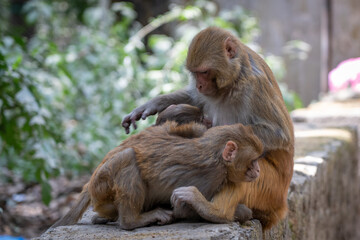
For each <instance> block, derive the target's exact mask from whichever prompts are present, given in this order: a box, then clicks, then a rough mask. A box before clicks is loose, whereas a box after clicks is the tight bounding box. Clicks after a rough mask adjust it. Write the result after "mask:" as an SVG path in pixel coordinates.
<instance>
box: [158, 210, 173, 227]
mask: <svg viewBox="0 0 360 240" xmlns="http://www.w3.org/2000/svg"><path fill="white" fill-rule="evenodd" d="M156 215H157V216H156V218H157V224H158V225H165V224H169V223H171V222H172V221H173V211H171V210H165V209H162V208H158V209H157V210H156Z"/></svg>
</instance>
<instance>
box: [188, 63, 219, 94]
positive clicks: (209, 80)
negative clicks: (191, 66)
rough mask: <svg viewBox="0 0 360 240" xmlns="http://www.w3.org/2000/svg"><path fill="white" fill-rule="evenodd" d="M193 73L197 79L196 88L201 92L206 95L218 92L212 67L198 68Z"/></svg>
mask: <svg viewBox="0 0 360 240" xmlns="http://www.w3.org/2000/svg"><path fill="white" fill-rule="evenodd" d="M192 74H193V76H194V78H195V80H196V88H197V90H198V91H199V93H201V94H203V95H205V96H213V95H215V94H216V81H215V77H214V74H212V71H211V70H210V69H201V70H200V69H197V70H196V71H193V72H192Z"/></svg>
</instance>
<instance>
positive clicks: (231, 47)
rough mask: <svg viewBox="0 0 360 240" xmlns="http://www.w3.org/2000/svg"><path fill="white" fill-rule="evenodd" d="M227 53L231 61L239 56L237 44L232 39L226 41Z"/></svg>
mask: <svg viewBox="0 0 360 240" xmlns="http://www.w3.org/2000/svg"><path fill="white" fill-rule="evenodd" d="M225 51H226V56H228V58H229V59H232V58H234V57H235V56H236V54H237V50H236V43H234V41H233V40H232V39H231V38H230V37H228V38H227V39H226V40H225Z"/></svg>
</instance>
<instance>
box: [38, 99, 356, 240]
mask: <svg viewBox="0 0 360 240" xmlns="http://www.w3.org/2000/svg"><path fill="white" fill-rule="evenodd" d="M342 104H343V105H341V103H333V104H331V103H329V104H328V105H326V107H324V105H322V106H321V105H318V106H312V107H310V108H309V109H306V110H299V111H297V112H295V113H294V114H293V116H294V120H295V122H298V121H300V122H301V124H299V123H296V124H295V126H296V128H295V129H296V134H295V135H296V143H295V149H296V151H295V166H294V169H295V172H294V176H293V179H292V182H291V185H290V189H289V197H288V203H289V214H288V217H287V218H286V219H284V220H283V221H282V222H280V223H279V224H278V225H277V226H275V227H274V228H272V229H271V230H270V231H268V232H266V233H265V239H306V240H308V239H309V240H311V239H314V240H315V239H316V240H322V239H360V238H359V237H360V234H359V233H358V232H359V231H358V230H357V229H358V228H359V226H360V225H359V221H358V219H357V218H358V216H359V215H360V207H359V204H358V203H359V202H360V180H359V164H358V152H357V145H358V140H357V127H358V125H359V123H360V111H359V110H358V109H360V104H346V103H342ZM344 104H345V105H346V110H345V107H344ZM341 106H342V107H341ZM334 109H336V111H335V110H334ZM334 111H335V112H334ZM349 111H350V112H349ZM336 112H337V113H336ZM309 121H310V122H309ZM348 124H350V125H355V127H346V128H339V127H329V126H331V125H333V126H339V125H348ZM322 126H327V127H322ZM91 214H92V211H91V210H89V211H88V212H87V213H86V214H85V215H84V217H83V219H82V220H81V221H80V222H79V223H78V224H77V225H74V226H64V227H58V228H55V229H53V230H51V231H48V232H46V233H44V234H43V235H42V236H41V237H39V238H36V239H39V240H40V239H54V240H55V239H263V236H262V230H261V225H260V223H259V222H258V221H257V220H253V221H248V222H247V223H246V224H245V225H239V224H238V223H231V224H211V223H206V222H196V223H191V222H180V223H175V224H171V225H166V226H150V227H146V228H140V229H136V230H133V231H123V230H120V229H119V228H118V227H116V226H115V225H110V224H109V225H96V226H95V225H91V224H90V222H89V219H91Z"/></svg>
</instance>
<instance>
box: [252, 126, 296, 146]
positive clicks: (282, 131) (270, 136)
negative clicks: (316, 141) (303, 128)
mask: <svg viewBox="0 0 360 240" xmlns="http://www.w3.org/2000/svg"><path fill="white" fill-rule="evenodd" d="M251 126H252V129H253V131H254V134H255V135H256V136H257V137H259V139H261V141H262V142H263V144H264V152H268V151H273V150H286V151H292V149H293V135H292V133H291V132H290V131H292V130H290V129H288V128H287V127H286V126H285V127H281V126H279V124H278V123H276V124H275V123H274V124H269V123H267V122H265V121H264V122H260V123H256V124H251Z"/></svg>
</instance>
